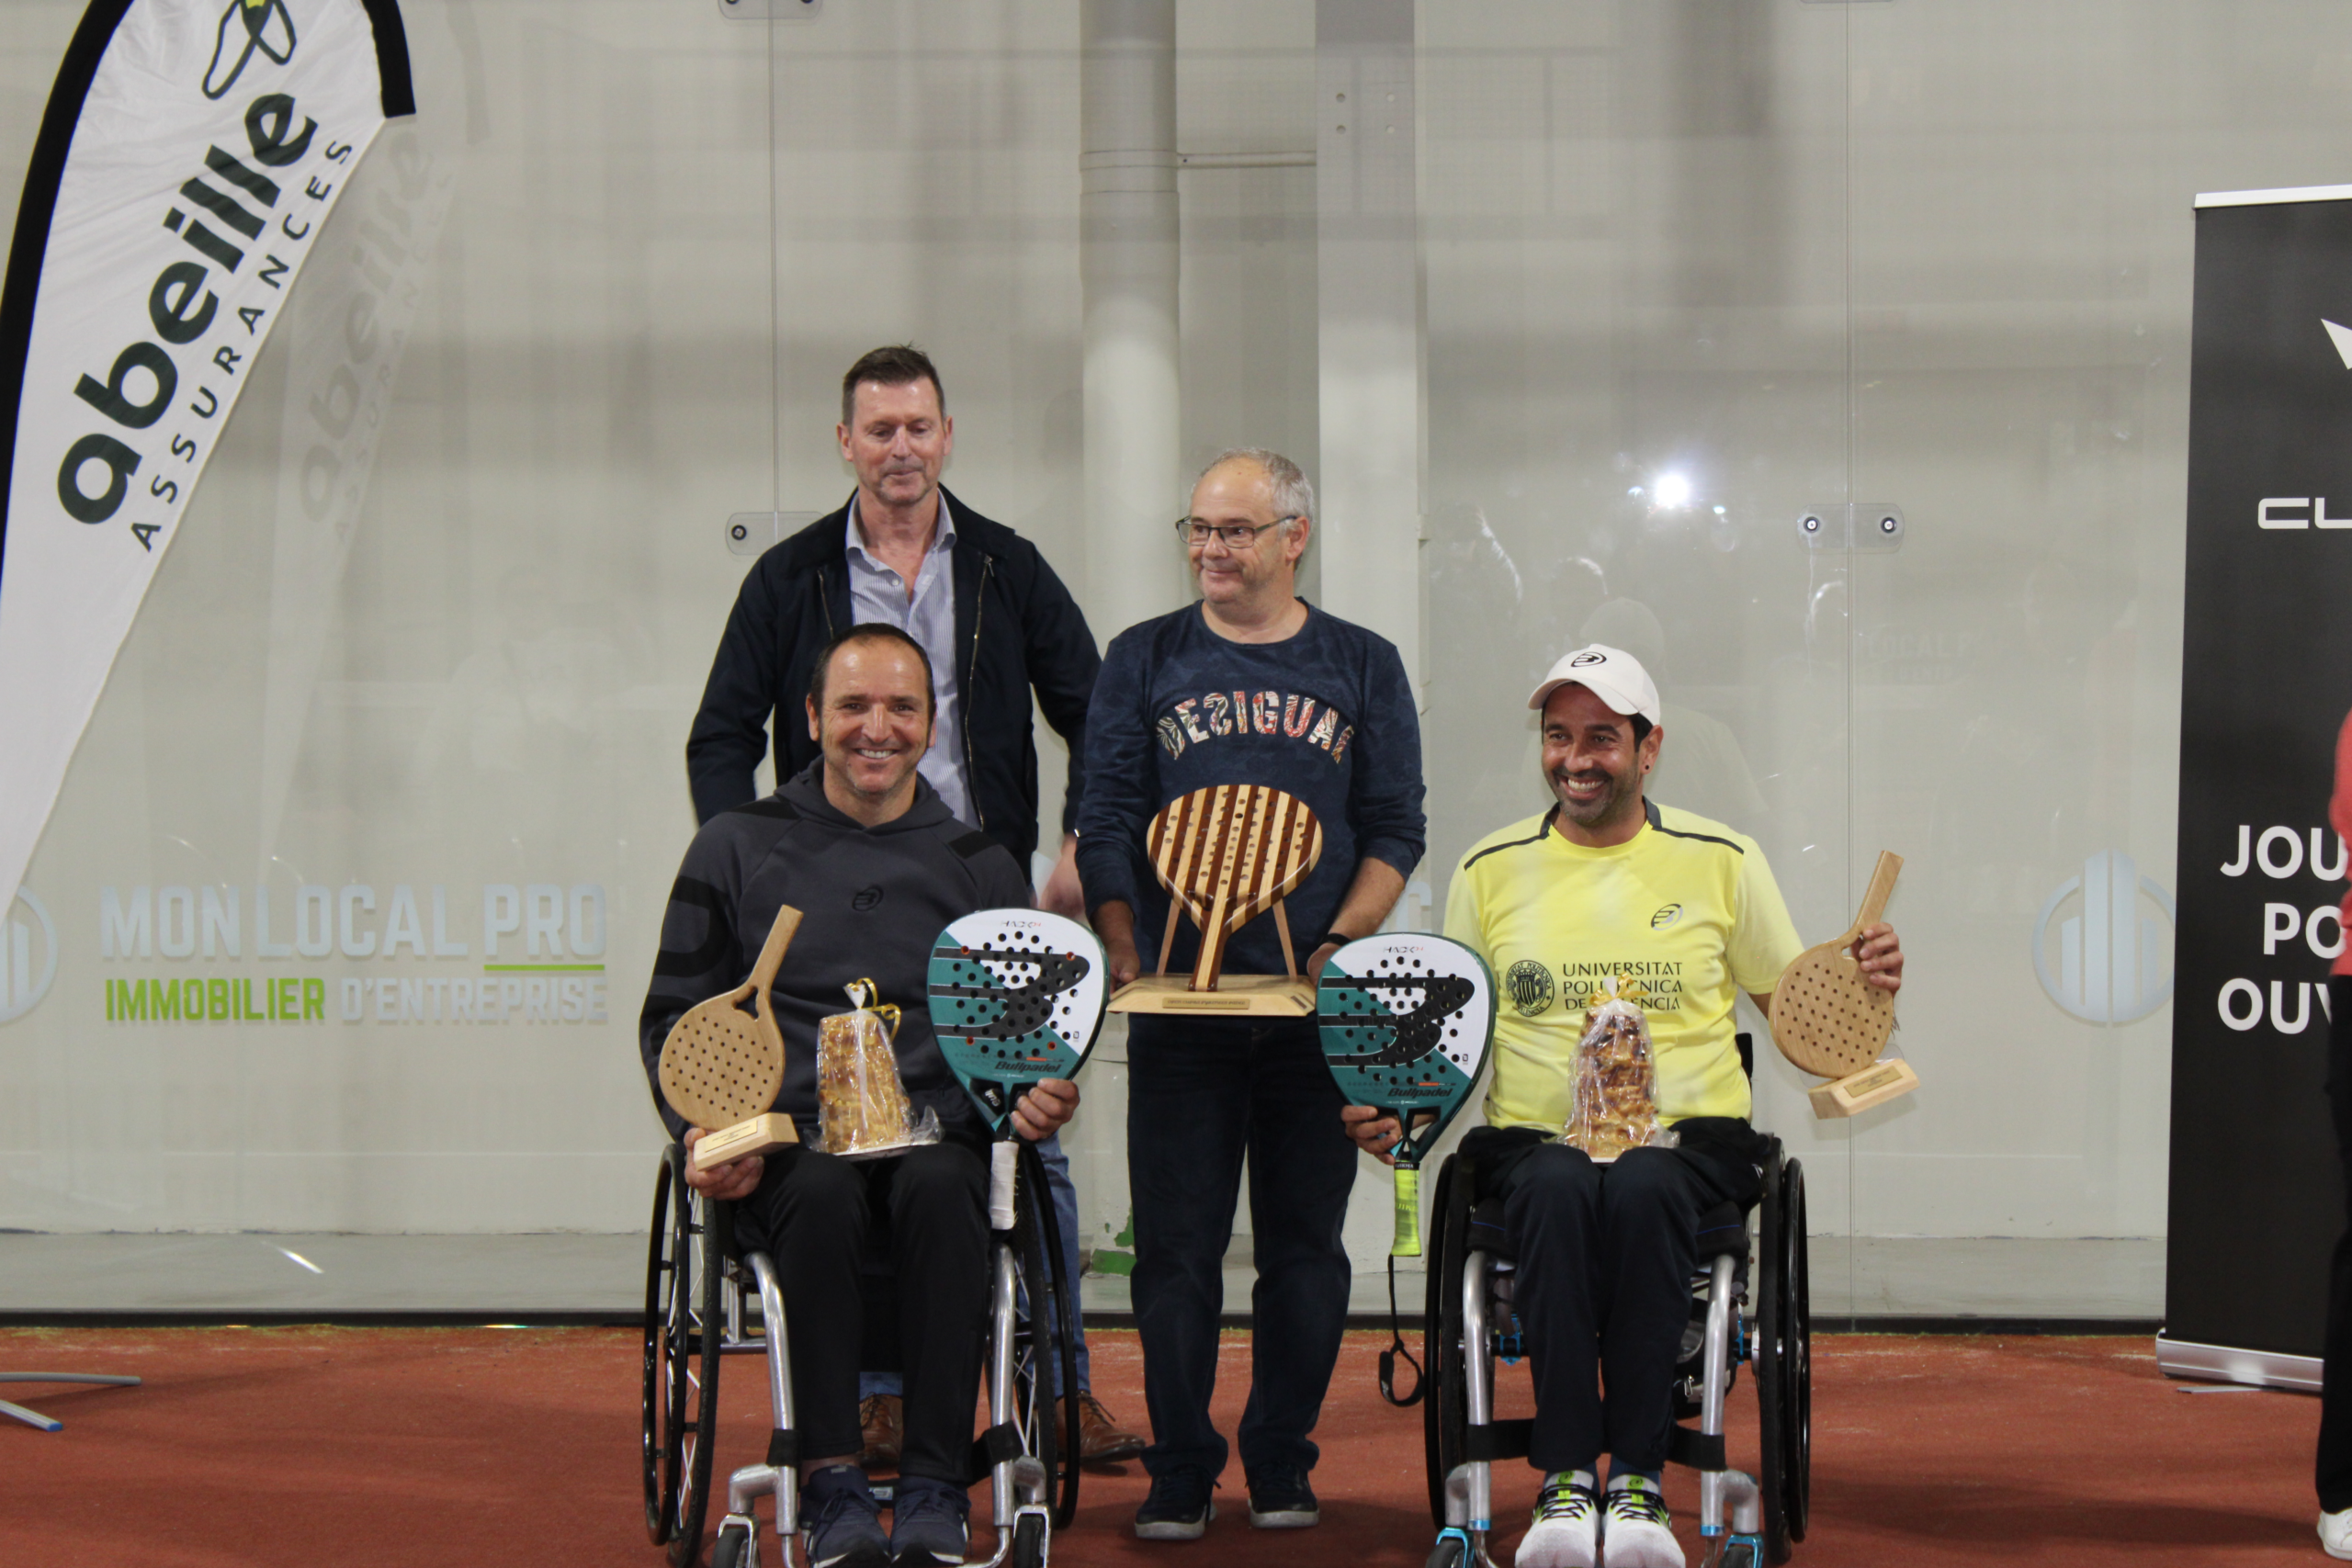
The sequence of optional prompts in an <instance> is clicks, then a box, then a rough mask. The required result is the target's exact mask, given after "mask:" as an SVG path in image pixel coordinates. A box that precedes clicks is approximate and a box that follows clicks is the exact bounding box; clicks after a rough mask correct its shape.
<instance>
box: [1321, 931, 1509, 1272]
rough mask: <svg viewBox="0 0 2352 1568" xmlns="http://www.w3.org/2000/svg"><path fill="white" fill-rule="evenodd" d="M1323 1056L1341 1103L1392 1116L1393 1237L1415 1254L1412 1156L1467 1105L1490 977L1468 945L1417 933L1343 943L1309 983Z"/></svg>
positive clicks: (1491, 1002)
mask: <svg viewBox="0 0 2352 1568" xmlns="http://www.w3.org/2000/svg"><path fill="white" fill-rule="evenodd" d="M1315 1014H1316V1019H1317V1021H1318V1022H1319V1023H1320V1024H1321V1025H1322V1033H1323V1059H1324V1060H1325V1061H1326V1062H1328V1063H1329V1064H1330V1067H1331V1076H1332V1077H1334V1078H1336V1079H1338V1080H1339V1085H1340V1096H1341V1098H1343V1099H1344V1100H1346V1101H1347V1103H1348V1104H1350V1105H1371V1106H1376V1107H1377V1108H1379V1110H1380V1111H1382V1112H1383V1113H1385V1114H1386V1115H1390V1116H1394V1117H1396V1118H1397V1127H1398V1128H1399V1129H1400V1130H1401V1131H1402V1133H1403V1136H1402V1137H1401V1138H1400V1139H1399V1140H1398V1142H1397V1146H1396V1148H1395V1149H1394V1150H1392V1151H1391V1153H1392V1156H1393V1157H1394V1158H1395V1159H1396V1161H1397V1240H1396V1243H1395V1245H1393V1246H1392V1247H1390V1248H1389V1256H1390V1257H1392V1258H1419V1256H1420V1255H1421V1197H1420V1192H1421V1186H1420V1182H1421V1171H1420V1166H1421V1160H1422V1157H1423V1156H1426V1155H1427V1154H1428V1153H1429V1152H1430V1146H1431V1145H1434V1144H1435V1143H1436V1142H1437V1140H1438V1135H1439V1134H1442V1133H1443V1132H1444V1131H1445V1129H1446V1124H1447V1123H1448V1122H1452V1121H1453V1118H1454V1116H1455V1115H1456V1114H1457V1113H1458V1112H1459V1111H1461V1110H1462V1108H1463V1106H1464V1105H1465V1104H1467V1103H1468V1102H1469V1100H1470V1095H1471V1092H1472V1091H1473V1090H1474V1089H1476V1088H1477V1084H1478V1075H1479V1074H1480V1073H1481V1072H1483V1071H1484V1070H1485V1069H1486V1066H1487V1052H1488V1051H1489V1050H1490V1049H1491V1048H1492V1047H1493V1045H1494V1041H1495V978H1494V976H1493V975H1491V974H1490V973H1488V972H1487V961H1486V960H1485V959H1483V958H1481V957H1479V956H1478V954H1477V953H1476V951H1475V950H1474V949H1471V948H1468V947H1464V945H1463V944H1462V943H1460V942H1450V941H1448V940H1447V939H1446V938H1444V937H1442V936H1430V935H1429V934H1427V933H1425V932H1419V931H1401V932H1397V933H1394V934H1388V933H1383V934H1381V935H1378V936H1370V937H1366V938H1364V940H1363V941H1362V942H1350V943H1348V944H1347V945H1346V946H1345V947H1342V948H1341V949H1340V951H1339V952H1337V953H1333V954H1332V955H1331V959H1330V962H1329V963H1328V964H1325V965H1324V966H1323V973H1322V976H1320V979H1319V981H1318V983H1317V987H1316V1010H1315Z"/></svg>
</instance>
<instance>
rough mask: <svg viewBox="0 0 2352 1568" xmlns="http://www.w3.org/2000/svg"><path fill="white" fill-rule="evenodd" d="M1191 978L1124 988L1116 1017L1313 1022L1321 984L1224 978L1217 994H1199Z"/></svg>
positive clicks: (1143, 980)
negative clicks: (1154, 1014) (1163, 1014)
mask: <svg viewBox="0 0 2352 1568" xmlns="http://www.w3.org/2000/svg"><path fill="white" fill-rule="evenodd" d="M1192 987H1193V979H1192V976H1189V975H1145V976H1140V977H1138V978H1136V979H1133V980H1130V981H1128V982H1127V983H1126V984H1125V985H1124V986H1122V987H1119V988H1118V990H1117V991H1116V992H1115V993H1114V994H1113V996H1112V998H1111V1010H1112V1011H1113V1012H1167V1013H1193V1014H1214V1015H1216V1016H1220V1017H1227V1018H1311V1017H1313V1016H1314V1013H1315V982H1314V981H1312V980H1309V979H1307V978H1306V977H1305V976H1299V975H1222V976H1218V977H1217V982H1216V989H1215V990H1213V991H1196V990H1193V988H1192Z"/></svg>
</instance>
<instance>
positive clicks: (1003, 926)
mask: <svg viewBox="0 0 2352 1568" xmlns="http://www.w3.org/2000/svg"><path fill="white" fill-rule="evenodd" d="M1109 980H1110V973H1109V965H1107V964H1105V963H1104V962H1103V944H1102V943H1101V942H1097V941H1095V940H1094V933H1093V932H1091V931H1088V930H1087V929H1086V928H1085V927H1084V926H1081V925H1080V924H1079V923H1078V922H1077V921H1076V920H1071V919H1064V918H1063V917H1062V916H1060V915H1048V914H1046V913H1045V912H1044V911H1042V910H1038V909H982V910H980V911H979V912H978V914H972V915H966V916H964V917H963V918H962V919H958V920H955V921H952V922H951V923H950V924H949V925H948V927H947V929H946V930H945V931H941V932H940V933H939V940H938V942H935V943H933V946H932V950H931V974H930V982H929V985H928V987H926V988H927V989H928V991H929V993H930V997H931V1026H932V1030H933V1033H934V1034H935V1035H936V1036H937V1037H938V1040H939V1053H940V1055H943V1056H944V1057H946V1058H947V1066H948V1067H949V1069H950V1070H951V1071H953V1072H954V1073H955V1075H956V1079H957V1080H958V1081H959V1082H961V1083H962V1084H963V1086H964V1091H965V1092H966V1093H967V1094H969V1095H970V1096H971V1097H972V1103H973V1104H975V1105H977V1106H978V1107H979V1108H980V1114H981V1116H982V1117H983V1118H985V1119H986V1120H987V1122H988V1123H989V1132H990V1133H991V1134H995V1135H997V1136H1000V1137H1001V1136H1003V1135H1004V1134H1005V1133H1006V1132H1007V1130H1008V1129H1009V1128H1010V1127H1011V1125H1012V1108H1013V1106H1014V1105H1015V1104H1017V1103H1018V1102H1019V1101H1020V1099H1021V1096H1022V1094H1023V1091H1025V1090H1026V1089H1028V1088H1029V1086H1030V1085H1032V1084H1034V1083H1035V1082H1037V1081H1038V1080H1039V1079H1040V1078H1074V1077H1077V1076H1078V1069H1079V1068H1080V1066H1084V1065H1085V1062H1086V1056H1087V1053H1089V1052H1090V1051H1091V1050H1093V1049H1094V1040H1095V1036H1096V1035H1098V1034H1100V1033H1101V1032H1102V1030H1103V1004H1104V1003H1105V1002H1107V1001H1109V1000H1110V996H1111V987H1110V985H1109Z"/></svg>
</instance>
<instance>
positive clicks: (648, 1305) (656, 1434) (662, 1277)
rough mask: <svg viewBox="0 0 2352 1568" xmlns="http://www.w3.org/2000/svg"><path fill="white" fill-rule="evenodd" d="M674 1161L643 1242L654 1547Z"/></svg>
mask: <svg viewBox="0 0 2352 1568" xmlns="http://www.w3.org/2000/svg"><path fill="white" fill-rule="evenodd" d="M676 1173H677V1156H676V1154H675V1153H674V1151H673V1152H672V1153H668V1154H664V1155H663V1156H662V1165H661V1168H659V1169H658V1170H656V1171H655V1172H654V1175H653V1220H652V1223H651V1224H650V1225H648V1226H647V1233H648V1234H647V1236H646V1243H645V1371H644V1378H643V1383H642V1389H641V1393H642V1395H643V1403H642V1405H641V1411H642V1421H641V1427H642V1438H643V1444H642V1454H641V1456H640V1457H641V1461H642V1463H643V1466H644V1472H645V1533H646V1536H647V1537H648V1539H650V1540H651V1541H652V1542H653V1544H654V1545H656V1546H661V1545H663V1544H664V1543H666V1542H667V1541H668V1540H669V1539H670V1492H671V1486H670V1482H669V1480H668V1478H667V1474H666V1472H664V1471H663V1469H662V1459H663V1456H664V1455H665V1453H666V1452H667V1445H666V1444H665V1443H664V1442H663V1433H664V1432H665V1431H666V1429H667V1427H666V1425H665V1423H664V1422H663V1420H662V1416H663V1415H664V1414H665V1413H666V1411H667V1409H668V1405H667V1403H666V1401H665V1400H664V1397H663V1394H662V1390H663V1388H664V1387H665V1386H666V1384H667V1380H666V1379H665V1378H664V1377H663V1375H662V1374H663V1371H664V1370H665V1369H666V1368H667V1366H668V1364H669V1344H670V1336H669V1317H670V1293H671V1292H672V1290H673V1289H674V1288H675V1285H676V1281H677V1265H676V1264H675V1263H674V1262H673V1261H672V1258H671V1254H670V1239H671V1224H670V1219H671V1216H670V1189H671V1187H672V1185H673V1183H674V1182H675V1180H676Z"/></svg>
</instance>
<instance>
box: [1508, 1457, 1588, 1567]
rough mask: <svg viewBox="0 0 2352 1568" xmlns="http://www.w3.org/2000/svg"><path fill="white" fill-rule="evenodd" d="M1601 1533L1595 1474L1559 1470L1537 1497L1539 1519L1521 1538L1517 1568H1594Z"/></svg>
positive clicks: (1533, 1522)
mask: <svg viewBox="0 0 2352 1568" xmlns="http://www.w3.org/2000/svg"><path fill="white" fill-rule="evenodd" d="M1599 1532H1600V1498H1599V1497H1598V1496H1597V1495H1595V1494H1594V1492H1593V1489H1592V1472H1590V1471H1589V1470H1555V1471H1554V1472H1552V1473H1551V1474H1549V1475H1547V1476H1545V1477H1544V1489H1543V1490H1542V1491H1541V1492H1538V1493H1537V1494H1536V1495H1535V1517H1534V1520H1533V1521H1532V1523H1530V1524H1529V1525H1528V1527H1527V1533H1526V1534H1525V1535H1523V1536H1521V1537H1520V1540H1519V1555H1518V1557H1517V1558H1515V1559H1514V1560H1513V1562H1514V1563H1515V1568H1592V1558H1593V1548H1594V1545H1595V1544H1596V1542H1597V1541H1598V1540H1599V1539H1600V1534H1599Z"/></svg>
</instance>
